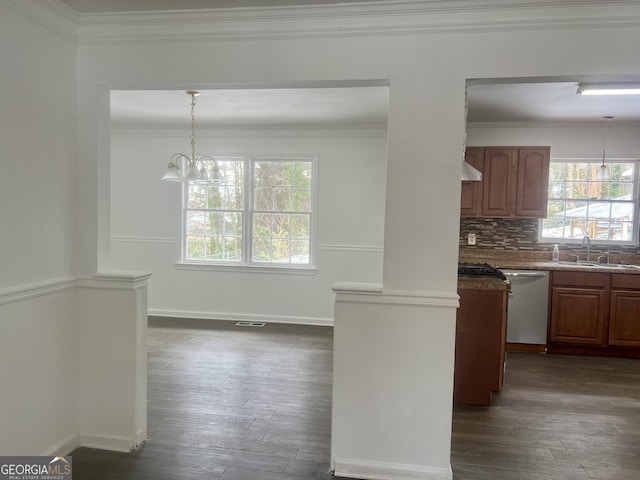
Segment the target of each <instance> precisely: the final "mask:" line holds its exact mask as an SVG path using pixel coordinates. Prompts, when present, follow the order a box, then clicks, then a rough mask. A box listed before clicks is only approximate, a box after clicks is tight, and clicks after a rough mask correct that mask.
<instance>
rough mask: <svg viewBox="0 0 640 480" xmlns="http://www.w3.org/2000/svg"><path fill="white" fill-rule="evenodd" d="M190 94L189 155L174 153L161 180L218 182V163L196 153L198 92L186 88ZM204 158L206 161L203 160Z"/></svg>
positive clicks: (207, 156) (219, 176)
mask: <svg viewBox="0 0 640 480" xmlns="http://www.w3.org/2000/svg"><path fill="white" fill-rule="evenodd" d="M186 94H187V95H189V96H191V156H189V155H185V154H184V153H174V154H173V155H172V156H171V159H170V160H169V164H168V165H167V170H166V172H165V174H164V175H163V176H162V180H165V181H167V182H194V183H198V184H205V185H207V184H213V185H215V184H219V183H220V182H221V181H222V175H221V174H220V169H219V168H218V164H217V162H216V161H215V159H214V158H213V157H210V156H209V155H200V156H197V155H196V117H195V108H196V97H197V96H198V95H200V92H198V91H196V90H187V91H186ZM205 160H206V162H205Z"/></svg>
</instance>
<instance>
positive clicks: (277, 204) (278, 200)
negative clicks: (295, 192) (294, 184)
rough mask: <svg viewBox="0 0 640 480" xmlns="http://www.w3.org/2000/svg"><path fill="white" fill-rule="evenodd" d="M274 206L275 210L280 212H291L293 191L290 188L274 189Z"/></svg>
mask: <svg viewBox="0 0 640 480" xmlns="http://www.w3.org/2000/svg"><path fill="white" fill-rule="evenodd" d="M273 199H274V205H273V209H274V210H276V211H278V212H288V211H290V210H291V206H292V202H291V189H290V188H274V189H273Z"/></svg>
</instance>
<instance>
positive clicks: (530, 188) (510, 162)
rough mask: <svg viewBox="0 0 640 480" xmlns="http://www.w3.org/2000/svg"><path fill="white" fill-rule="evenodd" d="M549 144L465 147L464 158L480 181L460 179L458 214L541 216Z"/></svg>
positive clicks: (546, 184) (542, 212) (546, 178)
mask: <svg viewBox="0 0 640 480" xmlns="http://www.w3.org/2000/svg"><path fill="white" fill-rule="evenodd" d="M549 155H550V148H549V147H469V148H467V150H466V155H465V160H466V161H467V162H468V163H470V164H471V165H473V166H474V167H476V168H477V169H478V170H480V171H481V172H482V182H462V199H461V212H460V213H461V215H462V216H467V217H527V218H544V217H545V216H546V214H547V190H548V181H549Z"/></svg>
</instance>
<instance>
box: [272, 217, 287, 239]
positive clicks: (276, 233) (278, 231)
mask: <svg viewBox="0 0 640 480" xmlns="http://www.w3.org/2000/svg"><path fill="white" fill-rule="evenodd" d="M271 236H272V237H289V236H291V225H290V215H289V214H275V215H272V216H271Z"/></svg>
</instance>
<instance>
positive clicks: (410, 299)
mask: <svg viewBox="0 0 640 480" xmlns="http://www.w3.org/2000/svg"><path fill="white" fill-rule="evenodd" d="M331 289H332V290H333V291H334V292H335V293H336V303H369V304H378V305H404V306H420V307H444V308H458V307H459V306H460V297H459V296H458V294H457V293H447V292H428V291H412V290H384V288H382V286H381V285H380V284H375V283H351V282H336V283H334V284H333V285H332V287H331Z"/></svg>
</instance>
